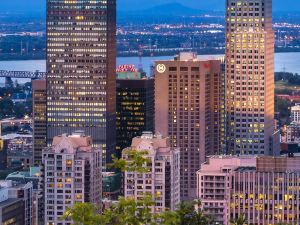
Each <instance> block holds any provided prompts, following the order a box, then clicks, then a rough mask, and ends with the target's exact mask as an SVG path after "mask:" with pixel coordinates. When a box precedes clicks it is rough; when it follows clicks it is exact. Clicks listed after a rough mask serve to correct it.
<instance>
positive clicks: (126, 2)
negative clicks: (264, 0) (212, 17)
mask: <svg viewBox="0 0 300 225" xmlns="http://www.w3.org/2000/svg"><path fill="white" fill-rule="evenodd" d="M45 2H46V0H0V11H2V12H3V11H11V12H22V11H23V12H24V11H25V12H26V11H27V12H31V11H36V12H39V11H40V12H43V11H45ZM171 2H172V3H174V2H178V3H181V4H183V5H186V6H189V7H192V8H197V9H202V10H224V9H225V0H117V5H118V8H119V10H126V11H127V10H139V9H146V8H150V7H153V6H156V5H161V4H164V3H171ZM273 5H274V11H282V10H284V11H287V10H292V11H300V0H273Z"/></svg>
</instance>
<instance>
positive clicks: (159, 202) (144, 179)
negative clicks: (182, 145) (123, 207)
mask: <svg viewBox="0 0 300 225" xmlns="http://www.w3.org/2000/svg"><path fill="white" fill-rule="evenodd" d="M132 150H134V151H142V152H146V156H145V157H147V158H148V159H149V162H148V164H147V168H148V169H149V172H147V173H145V174H142V173H138V172H127V171H126V172H125V173H124V196H125V197H126V198H134V199H140V198H142V197H143V196H145V194H151V195H153V196H157V197H155V198H154V199H153V200H154V202H155V205H153V206H151V207H150V209H151V211H152V213H160V212H162V211H165V210H172V211H173V210H175V209H176V207H177V206H178V204H179V203H180V182H179V180H180V152H179V149H178V148H173V147H171V143H170V138H168V137H163V136H161V135H160V134H158V135H153V134H152V132H144V133H143V134H142V136H140V137H135V138H133V139H132V144H131V146H130V147H128V148H126V149H124V150H123V152H122V156H123V158H124V159H125V160H126V161H128V162H130V160H131V159H130V157H128V152H130V151H132Z"/></svg>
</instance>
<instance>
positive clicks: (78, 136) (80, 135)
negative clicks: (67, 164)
mask: <svg viewBox="0 0 300 225" xmlns="http://www.w3.org/2000/svg"><path fill="white" fill-rule="evenodd" d="M93 150H95V148H93V147H92V138H91V137H90V136H86V135H85V134H84V132H83V131H76V132H74V133H72V134H71V135H68V134H63V135H59V136H56V137H54V138H53V142H52V146H51V147H49V148H46V149H45V152H55V153H71V154H72V153H76V152H78V151H79V152H92V151H93Z"/></svg>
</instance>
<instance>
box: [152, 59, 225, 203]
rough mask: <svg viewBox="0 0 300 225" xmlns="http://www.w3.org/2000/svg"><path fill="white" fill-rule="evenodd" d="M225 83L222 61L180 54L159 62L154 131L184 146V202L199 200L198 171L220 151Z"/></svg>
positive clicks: (181, 146)
mask: <svg viewBox="0 0 300 225" xmlns="http://www.w3.org/2000/svg"><path fill="white" fill-rule="evenodd" d="M223 84H224V75H223V73H222V71H221V61H220V60H213V59H212V60H199V59H198V58H197V55H195V54H194V53H180V54H179V55H178V56H177V57H175V58H174V60H167V61H157V62H156V68H155V130H156V132H160V133H161V134H162V135H164V136H168V137H170V141H171V146H172V147H178V148H180V160H181V161H180V166H181V172H180V176H181V177H180V182H181V187H180V189H181V199H182V200H193V199H194V198H195V197H196V188H197V185H196V172H197V171H198V170H199V168H200V165H201V163H203V162H205V157H206V156H208V155H214V154H217V153H219V152H220V151H221V149H222V143H223V137H224V136H223V133H224V127H223V126H222V125H223V124H224V117H223V116H222V115H224V111H223V110H224V108H222V105H223V104H224V102H223V97H224V92H223V91H224V89H223V87H224V85H223Z"/></svg>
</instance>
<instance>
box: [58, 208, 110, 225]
mask: <svg viewBox="0 0 300 225" xmlns="http://www.w3.org/2000/svg"><path fill="white" fill-rule="evenodd" d="M62 219H63V220H72V221H73V224H74V225H96V224H97V225H105V224H106V221H104V219H105V217H103V216H102V215H100V214H99V209H98V208H97V207H96V206H95V205H94V204H91V203H76V204H75V205H74V206H72V207H71V208H68V209H67V211H66V212H65V214H64V215H63V217H62Z"/></svg>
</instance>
